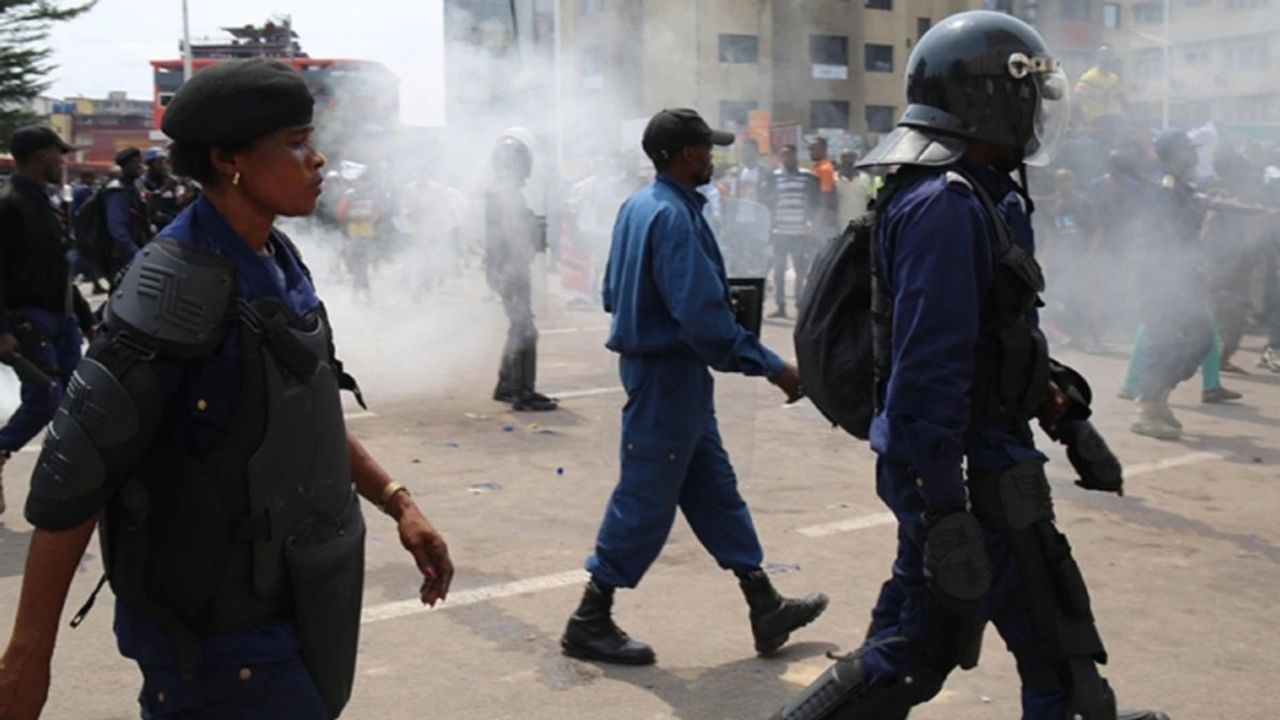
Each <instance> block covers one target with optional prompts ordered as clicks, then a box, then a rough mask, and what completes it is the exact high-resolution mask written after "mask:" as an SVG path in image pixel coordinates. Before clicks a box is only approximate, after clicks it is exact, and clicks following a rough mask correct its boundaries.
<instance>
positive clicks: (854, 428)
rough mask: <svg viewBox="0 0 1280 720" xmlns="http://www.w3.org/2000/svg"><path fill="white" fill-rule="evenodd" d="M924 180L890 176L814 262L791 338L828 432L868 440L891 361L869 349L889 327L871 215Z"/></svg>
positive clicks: (1004, 238)
mask: <svg viewBox="0 0 1280 720" xmlns="http://www.w3.org/2000/svg"><path fill="white" fill-rule="evenodd" d="M949 171H950V172H954V173H956V174H958V175H959V180H960V181H963V182H964V183H966V184H968V185H969V186H970V187H971V188H972V189H973V191H974V195H975V196H976V197H977V198H978V199H979V200H980V201H981V202H982V205H983V207H984V208H985V209H986V211H987V215H988V217H991V218H993V219H994V218H998V217H999V216H998V215H996V208H995V205H994V203H992V201H991V199H990V198H989V197H988V196H987V193H986V191H984V190H983V189H982V187H981V186H980V185H979V184H978V182H977V181H976V180H974V179H973V178H971V177H969V176H968V175H967V174H965V173H964V172H962V171H961V170H960V169H959V168H958V167H951V168H949ZM922 175H923V173H922V172H915V171H912V170H909V169H906V168H904V169H902V170H899V171H898V172H897V173H894V174H893V175H891V176H889V178H888V180H887V181H886V183H885V186H884V188H883V189H882V190H881V191H880V192H879V194H878V195H877V197H876V199H875V201H874V202H873V203H872V205H871V209H869V210H868V211H867V212H865V213H863V214H862V215H859V216H858V217H856V218H854V219H853V220H851V221H850V222H849V224H848V226H846V227H845V229H844V232H842V233H841V234H840V235H839V236H837V237H834V238H832V239H831V240H829V241H828V242H827V244H826V246H825V247H823V248H822V250H820V251H819V252H818V254H817V256H816V257H814V259H813V264H812V265H810V268H809V276H808V279H807V280H806V281H805V289H804V295H803V297H801V298H800V307H799V314H798V315H797V316H796V327H795V333H794V340H795V347H796V364H797V365H798V366H799V368H800V386H801V387H803V388H804V392H805V395H806V396H807V397H808V398H809V400H811V401H812V402H813V405H814V407H816V408H818V410H819V411H820V412H821V413H822V414H823V416H824V417H826V418H827V420H829V421H831V424H832V425H838V426H840V427H841V428H842V429H843V430H844V431H845V432H847V433H849V434H850V435H853V436H854V437H856V438H858V439H860V440H866V439H867V438H868V436H869V435H870V432H871V418H872V417H874V416H875V414H876V411H877V410H878V402H877V399H876V385H877V377H878V376H880V375H884V374H886V373H887V371H888V360H889V358H888V348H884V349H882V350H879V351H877V348H876V347H875V345H876V331H875V328H876V326H877V325H878V324H884V325H887V324H888V323H889V322H890V321H891V317H890V310H891V308H889V307H884V308H880V307H875V308H874V310H873V298H874V295H875V292H876V290H875V288H876V285H877V284H878V281H877V280H876V278H875V275H876V266H875V252H874V251H875V242H874V238H875V230H876V217H877V208H883V207H886V206H887V205H888V203H889V201H890V199H891V198H892V197H893V195H894V194H895V193H896V192H897V191H898V190H899V189H901V188H905V187H907V186H908V185H909V184H911V182H912V181H913V180H915V179H918V178H920V177H922ZM994 227H995V234H996V244H997V252H999V250H1000V249H1002V248H1004V247H1006V246H1007V245H1008V244H1009V243H1010V239H1009V236H1008V232H1007V230H1006V228H1005V227H1004V223H1003V222H999V221H997V222H995V223H994ZM886 339H887V335H886ZM877 364H880V365H881V366H882V367H881V368H880V371H879V372H878V371H877Z"/></svg>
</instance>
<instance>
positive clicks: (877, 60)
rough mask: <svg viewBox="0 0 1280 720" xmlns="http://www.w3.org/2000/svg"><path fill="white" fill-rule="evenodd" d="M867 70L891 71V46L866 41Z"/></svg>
mask: <svg viewBox="0 0 1280 720" xmlns="http://www.w3.org/2000/svg"><path fill="white" fill-rule="evenodd" d="M866 70H867V72H893V46H892V45H873V44H871V43H867V64H866Z"/></svg>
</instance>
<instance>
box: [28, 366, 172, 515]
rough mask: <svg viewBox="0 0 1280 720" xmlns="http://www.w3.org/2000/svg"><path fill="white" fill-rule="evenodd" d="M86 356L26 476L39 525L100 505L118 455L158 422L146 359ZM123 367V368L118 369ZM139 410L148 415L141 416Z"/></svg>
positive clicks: (155, 389) (132, 452)
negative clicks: (126, 361) (126, 360)
mask: <svg viewBox="0 0 1280 720" xmlns="http://www.w3.org/2000/svg"><path fill="white" fill-rule="evenodd" d="M102 360H103V361H105V362H106V363H108V364H104V362H103V361H100V360H99V359H98V358H94V357H87V358H85V359H84V360H82V361H81V362H80V365H79V366H77V367H76V370H75V373H74V374H73V375H72V377H71V382H70V383H69V384H68V386H67V393H66V396H65V397H63V399H62V404H61V405H60V406H59V407H58V412H57V413H56V414H55V415H54V417H53V422H52V423H51V424H50V426H49V429H48V431H47V432H46V433H45V438H44V446H43V447H42V448H41V450H40V458H39V460H37V461H36V467H35V470H34V472H33V473H32V475H31V491H30V493H29V494H28V495H27V505H26V510H25V515H26V518H27V521H28V522H30V523H31V524H32V525H35V526H36V527H40V528H44V529H48V530H62V529H67V528H71V527H75V526H76V525H78V524H80V523H82V522H84V521H85V520H87V519H89V518H90V517H92V516H93V514H94V513H95V512H97V511H98V510H99V509H100V508H101V506H102V503H103V502H104V501H105V500H106V497H107V494H108V492H109V478H110V477H111V476H112V475H114V474H116V473H118V472H120V471H121V470H123V469H124V468H121V467H116V466H117V465H119V464H120V463H119V462H118V460H119V459H120V458H124V457H130V458H132V457H133V456H136V455H137V451H138V450H139V449H140V448H139V447H137V446H138V445H140V443H141V442H142V438H144V437H149V436H150V434H151V431H152V430H154V427H155V425H156V424H157V422H158V421H159V415H160V407H161V399H160V398H161V394H160V390H159V384H158V382H157V381H156V378H155V375H154V372H153V371H152V369H151V367H150V366H149V365H148V364H147V363H143V362H133V363H130V365H131V367H125V368H117V369H115V370H113V369H112V368H111V367H109V365H120V364H121V363H118V362H112V358H110V357H106V358H102ZM122 370H123V371H122ZM144 413H146V414H147V415H150V417H146V416H144Z"/></svg>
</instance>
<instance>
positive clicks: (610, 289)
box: [561, 110, 827, 665]
mask: <svg viewBox="0 0 1280 720" xmlns="http://www.w3.org/2000/svg"><path fill="white" fill-rule="evenodd" d="M732 142H733V135H732V134H729V133H725V132H716V131H713V130H711V128H709V127H708V126H707V123H706V122H705V121H703V119H702V118H701V117H699V116H698V114H697V113H696V112H694V111H693V110H663V111H662V112H660V113H658V114H657V115H655V116H654V117H653V118H652V119H651V120H650V122H649V124H648V126H647V127H646V129H645V132H644V140H643V147H644V151H645V153H646V154H647V155H648V156H649V157H650V159H652V160H653V164H654V167H655V168H656V169H657V171H658V177H657V180H656V181H655V182H654V183H653V184H652V185H649V186H648V187H645V188H643V189H642V190H640V191H638V192H637V193H635V194H634V195H632V196H631V197H630V198H629V199H628V200H627V201H626V202H625V203H624V204H623V206H622V208H621V210H620V211H619V213H618V219H617V222H616V224H615V226H614V231H613V245H612V249H611V250H610V254H609V263H608V269H607V271H606V275H605V278H604V287H603V295H604V306H605V310H606V311H607V312H609V313H611V314H612V315H613V323H612V328H611V330H610V333H609V340H608V342H607V346H608V348H609V349H610V350H613V351H614V352H616V353H618V354H619V356H620V358H619V362H618V368H619V375H620V376H621V379H622V384H623V387H624V389H625V390H626V393H627V403H626V406H625V407H624V408H623V410H622V450H621V464H622V477H621V479H620V480H619V482H618V486H617V488H616V489H615V490H614V492H613V495H612V497H611V498H610V499H609V504H608V507H607V509H606V510H605V517H604V522H603V524H602V525H601V527H600V532H599V536H598V538H597V540H596V549H595V553H594V554H593V555H592V556H591V557H590V558H588V559H587V563H586V567H587V570H588V571H589V572H590V573H591V581H590V582H589V583H588V584H587V588H586V592H585V594H584V595H583V598H582V603H581V605H580V606H579V607H578V610H577V611H576V612H575V613H574V615H573V617H572V618H571V619H570V620H569V624H568V627H567V628H566V630H565V633H564V637H563V638H562V640H561V646H562V648H563V649H564V652H565V653H566V654H567V655H570V656H572V657H577V658H583V659H589V660H597V661H601V662H609V663H620V664H630V665H647V664H650V663H653V662H654V653H653V650H652V649H651V648H650V647H649V646H648V645H645V644H643V643H640V642H638V641H635V640H632V639H631V638H630V637H628V636H627V634H626V633H624V632H622V630H620V629H619V628H618V626H617V625H616V624H615V623H614V621H613V619H612V612H611V611H612V605H613V595H614V590H615V589H616V588H634V587H635V586H636V585H637V584H638V583H639V582H640V579H641V578H642V577H643V576H644V574H645V571H647V570H648V569H649V566H650V565H651V564H652V563H653V561H654V560H655V559H656V558H657V557H658V553H659V552H660V551H661V550H662V546H663V544H664V543H665V542H666V539H667V535H668V533H669V532H670V531H671V524H672V522H673V521H674V520H675V514H676V510H677V509H679V510H680V511H682V512H683V513H684V515H685V518H686V519H687V520H688V521H689V524H690V526H692V528H693V531H694V533H695V534H696V535H697V536H698V539H699V541H701V542H702V544H703V546H704V547H705V548H706V549H707V550H708V551H709V552H710V553H711V554H712V556H714V557H715V559H716V561H717V562H718V563H719V564H720V566H721V567H722V568H724V569H726V570H731V571H733V572H734V573H735V575H737V577H738V579H739V583H740V585H741V588H742V591H743V593H744V595H745V596H746V599H747V603H748V606H749V619H750V622H751V629H752V633H753V635H754V637H755V647H756V650H757V652H760V653H762V654H763V653H771V652H773V651H775V650H777V649H778V648H780V647H781V646H782V645H783V644H784V643H785V642H786V641H787V638H788V637H789V635H790V633H791V632H792V631H794V630H796V629H797V628H800V627H802V626H804V625H806V624H808V623H810V622H812V621H813V620H814V619H815V618H817V617H818V615H820V614H821V613H822V611H823V610H825V609H826V606H827V598H826V596H825V595H822V594H813V595H810V596H808V597H805V598H803V599H799V600H793V599H788V598H784V597H782V596H781V595H779V594H778V592H777V591H776V590H775V589H774V588H773V586H772V584H771V583H770V581H769V578H768V576H766V575H765V573H764V571H763V570H762V569H761V565H762V564H763V561H764V556H763V555H764V554H763V551H762V550H761V548H760V541H759V539H758V538H757V537H756V531H755V527H754V525H753V524H752V521H751V513H750V511H749V510H748V509H747V505H746V502H745V501H744V500H743V498H742V496H741V495H740V494H739V493H738V487H737V478H736V476H735V475H734V472H733V467H732V466H731V465H730V463H729V456H728V455H727V454H726V453H725V450H724V446H723V444H722V442H721V439H720V431H719V429H718V426H717V423H716V414H715V407H714V398H713V388H714V385H713V380H712V376H711V372H710V370H712V369H715V370H719V371H721V372H737V373H743V374H745V375H763V376H765V377H767V378H768V379H769V380H770V381H771V382H773V383H774V384H775V385H777V386H778V387H779V388H780V389H781V390H782V391H783V393H784V394H786V396H787V399H788V400H789V401H795V400H797V399H799V398H800V397H801V390H800V383H799V377H798V374H797V372H796V368H795V366H794V365H792V364H790V363H786V362H783V360H782V359H781V358H779V357H778V356H777V355H776V354H775V353H773V352H772V351H770V350H769V349H768V348H766V347H765V346H764V345H763V344H761V342H760V340H759V338H757V337H756V336H755V335H753V334H752V333H750V332H748V331H747V330H745V329H744V328H743V327H742V326H740V325H739V324H738V322H737V321H736V319H735V316H734V311H733V309H732V307H731V305H730V293H729V287H728V280H727V279H726V276H725V268H724V261H723V259H722V258H721V255H720V251H719V249H718V246H717V244H716V238H715V235H714V234H713V233H712V231H711V228H710V226H709V225H708V224H707V221H706V220H705V218H704V217H703V214H702V207H703V205H704V204H705V203H706V199H705V198H704V197H703V196H702V195H701V194H700V193H699V192H698V191H697V188H698V187H699V186H701V185H705V184H706V183H708V182H710V181H711V177H712V159H711V148H712V146H713V145H728V144H730V143H732Z"/></svg>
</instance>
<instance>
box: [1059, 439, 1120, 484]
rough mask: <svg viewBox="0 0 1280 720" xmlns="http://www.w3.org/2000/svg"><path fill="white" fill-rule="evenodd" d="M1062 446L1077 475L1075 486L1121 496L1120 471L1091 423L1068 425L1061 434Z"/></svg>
mask: <svg viewBox="0 0 1280 720" xmlns="http://www.w3.org/2000/svg"><path fill="white" fill-rule="evenodd" d="M1062 443H1063V444H1064V445H1066V446H1067V459H1068V460H1070V461H1071V467H1073V468H1075V469H1076V473H1078V474H1079V475H1080V479H1079V480H1077V481H1076V485H1078V486H1080V487H1082V488H1084V489H1085V490H1099V491H1101V492H1113V493H1115V494H1117V495H1119V496H1121V497H1124V469H1123V468H1122V467H1121V466H1120V460H1119V459H1118V458H1117V457H1116V456H1115V453H1113V452H1111V448H1109V447H1107V441H1106V440H1103V439H1102V434H1101V433H1099V432H1098V428H1096V427H1094V426H1093V423H1091V422H1088V421H1080V422H1073V423H1070V424H1069V429H1066V432H1064V433H1063V438H1062Z"/></svg>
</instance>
